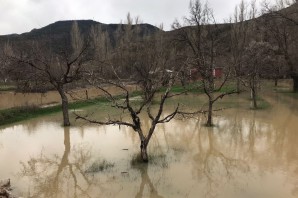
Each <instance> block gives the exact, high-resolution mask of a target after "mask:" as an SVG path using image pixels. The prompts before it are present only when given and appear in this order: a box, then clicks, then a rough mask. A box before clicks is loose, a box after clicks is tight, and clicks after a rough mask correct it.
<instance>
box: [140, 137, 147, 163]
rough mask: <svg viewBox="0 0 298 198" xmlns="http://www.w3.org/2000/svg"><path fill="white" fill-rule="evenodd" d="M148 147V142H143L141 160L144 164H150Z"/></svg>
mask: <svg viewBox="0 0 298 198" xmlns="http://www.w3.org/2000/svg"><path fill="white" fill-rule="evenodd" d="M147 145H148V142H147V141H146V140H142V141H141V158H142V160H143V162H146V163H147V162H148V160H149V159H148V154H147Z"/></svg>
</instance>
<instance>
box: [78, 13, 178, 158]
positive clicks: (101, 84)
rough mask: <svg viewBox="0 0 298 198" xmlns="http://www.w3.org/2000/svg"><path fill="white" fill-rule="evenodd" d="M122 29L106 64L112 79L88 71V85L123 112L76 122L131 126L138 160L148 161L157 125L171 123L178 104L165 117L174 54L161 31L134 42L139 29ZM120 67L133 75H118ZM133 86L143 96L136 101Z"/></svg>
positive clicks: (174, 76) (80, 116)
mask: <svg viewBox="0 0 298 198" xmlns="http://www.w3.org/2000/svg"><path fill="white" fill-rule="evenodd" d="M128 19H129V17H128ZM128 25H130V24H128ZM125 28H126V31H124V32H123V30H122V29H120V30H118V31H120V32H121V33H118V34H119V36H123V38H122V40H121V42H119V46H118V47H116V49H115V51H114V52H113V56H112V59H113V60H110V61H109V64H111V68H112V69H111V70H110V72H112V74H113V77H111V78H107V77H106V76H102V75H101V74H100V73H94V72H91V73H90V78H89V82H90V83H91V84H93V85H94V86H96V87H97V88H98V89H100V90H102V91H103V92H104V93H105V94H106V97H107V99H109V100H110V102H111V104H112V107H115V108H117V109H120V110H121V111H122V113H121V114H120V115H119V117H110V116H109V117H108V118H107V120H105V121H99V120H96V119H92V118H90V116H89V117H88V115H78V114H77V119H83V120H86V121H88V122H90V123H95V124H100V125H119V126H126V127H131V128H132V129H133V130H134V131H135V132H136V133H138V135H139V139H140V154H141V158H142V160H143V161H144V162H148V160H149V159H148V154H147V148H148V145H149V142H150V139H151V137H152V135H153V134H154V132H155V131H156V126H157V125H158V124H163V123H166V122H169V121H171V120H172V119H173V118H174V117H175V116H176V114H177V113H178V108H179V105H177V106H176V108H175V109H173V110H172V111H171V112H170V113H168V114H166V115H164V114H165V107H164V106H165V103H166V100H167V99H169V98H171V97H173V96H175V95H176V94H171V88H172V86H173V85H174V83H175V79H176V77H177V73H178V72H177V71H175V70H171V69H172V68H174V61H173V60H172V58H171V57H173V55H172V53H173V52H172V51H171V50H168V49H169V46H166V45H165V43H164V42H163V41H164V39H163V35H162V32H160V33H156V35H155V36H154V38H153V39H142V40H135V37H133V35H134V34H135V32H134V31H136V28H138V27H136V26H134V27H132V26H126V27H125ZM121 34H123V35H121ZM124 49H125V51H124ZM123 68H127V69H129V70H130V71H133V72H131V73H130V75H128V74H126V75H121V74H119V73H120V72H121V71H122V69H123ZM124 77H126V78H124ZM132 83H133V84H135V85H136V86H137V87H138V89H139V90H140V93H141V96H142V98H141V99H140V100H139V101H138V102H136V101H135V98H134V97H133V96H134V94H133V93H132V92H131V91H129V88H128V87H129V84H132ZM105 85H109V86H115V87H117V88H118V89H119V90H120V91H121V92H122V95H121V96H122V97H120V98H119V96H117V95H113V94H112V93H111V92H109V90H108V89H107V87H106V86H105ZM163 90H164V91H163ZM160 91H161V92H160ZM158 98H159V99H158ZM153 101H154V102H153ZM142 112H146V115H147V117H148V118H149V119H150V121H151V123H150V127H149V130H148V131H146V127H144V126H143V122H144V121H143V119H144V116H143V115H141V114H144V113H142ZM123 116H124V118H123Z"/></svg>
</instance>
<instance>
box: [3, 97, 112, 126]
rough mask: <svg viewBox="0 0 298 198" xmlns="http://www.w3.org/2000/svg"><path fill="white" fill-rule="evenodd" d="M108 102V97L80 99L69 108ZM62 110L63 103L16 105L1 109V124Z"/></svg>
mask: <svg viewBox="0 0 298 198" xmlns="http://www.w3.org/2000/svg"><path fill="white" fill-rule="evenodd" d="M106 102H108V101H107V99H106V98H104V97H101V98H96V99H91V100H86V101H78V102H73V103H70V104H69V109H79V108H83V107H88V106H91V105H95V104H98V103H106ZM60 111H61V105H55V106H50V107H45V108H42V107H37V106H26V107H15V108H11V109H4V110H0V125H5V124H11V123H14V122H19V121H23V120H27V119H31V118H35V117H38V116H43V115H48V114H51V113H57V112H60Z"/></svg>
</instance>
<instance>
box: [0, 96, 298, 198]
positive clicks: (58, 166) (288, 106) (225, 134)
mask: <svg viewBox="0 0 298 198" xmlns="http://www.w3.org/2000/svg"><path fill="white" fill-rule="evenodd" d="M240 97H241V96H240ZM195 99H196V97H194V96H188V99H185V100H184V102H186V103H194V102H195ZM265 99H266V100H267V101H268V102H269V103H270V104H271V108H269V109H266V110H259V111H251V110H249V108H247V107H246V106H249V105H248V103H249V101H247V100H246V99H243V98H237V96H233V97H230V98H228V101H229V100H231V101H233V102H234V103H235V102H237V104H238V105H237V106H238V108H231V109H227V110H224V111H220V112H216V113H215V114H216V115H215V116H216V117H215V124H216V126H215V127H213V128H206V127H204V122H205V117H204V116H203V115H202V116H199V117H198V118H197V119H175V120H173V121H171V122H170V123H167V124H165V125H159V126H158V128H157V129H156V130H157V131H156V133H155V135H154V136H153V138H152V140H151V142H150V146H149V155H150V157H151V161H150V163H149V164H147V165H145V164H139V163H138V162H136V161H137V160H136V155H137V154H138V152H139V140H138V136H137V134H136V133H135V132H133V131H132V130H131V129H130V128H126V127H121V128H119V127H116V126H96V125H89V124H86V123H82V122H75V124H74V126H73V127H70V128H63V127H61V115H60V113H59V114H53V115H51V116H45V117H40V118H37V119H32V120H28V121H24V122H20V123H17V124H14V125H9V126H5V127H2V128H1V129H0V159H1V163H0V179H6V178H10V179H11V182H12V185H13V187H14V191H13V192H14V193H15V194H17V195H19V196H22V197H36V198H37V197H38V198H42V197H47V198H49V197H53V198H54V197H55V198H56V197H57V198H73V197H80V198H81V197H92V198H93V197H153V198H160V197H165V198H166V197H177V198H178V197H207V198H211V197H218V198H251V197H254V198H297V197H298V134H297V128H298V122H297V121H298V108H297V107H298V104H297V101H295V100H294V99H292V98H291V97H287V96H283V95H279V94H271V95H268V96H266V98H265ZM170 106H171V105H169V109H170ZM90 110H92V111H94V112H95V113H96V112H97V113H98V112H101V114H102V115H101V116H97V118H98V119H102V118H103V114H107V113H110V114H112V113H113V112H111V110H110V109H109V108H108V107H100V108H99V109H96V108H95V107H90V108H89V109H84V110H83V111H90ZM97 110H98V111H97ZM143 124H144V126H145V127H149V125H148V120H147V121H146V120H145V121H144V122H143Z"/></svg>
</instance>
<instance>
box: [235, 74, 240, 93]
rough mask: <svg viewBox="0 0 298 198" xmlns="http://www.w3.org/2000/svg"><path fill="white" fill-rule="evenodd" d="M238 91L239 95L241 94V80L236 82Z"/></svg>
mask: <svg viewBox="0 0 298 198" xmlns="http://www.w3.org/2000/svg"><path fill="white" fill-rule="evenodd" d="M236 83H237V84H236V91H237V93H238V94H240V80H239V79H238V78H237V82H236Z"/></svg>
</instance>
